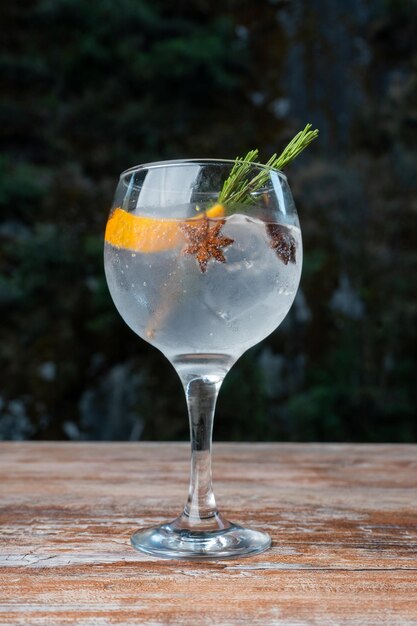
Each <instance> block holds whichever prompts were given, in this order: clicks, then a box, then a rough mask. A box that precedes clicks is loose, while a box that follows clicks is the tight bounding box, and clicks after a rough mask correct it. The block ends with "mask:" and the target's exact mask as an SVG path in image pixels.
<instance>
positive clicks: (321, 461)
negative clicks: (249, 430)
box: [0, 442, 417, 626]
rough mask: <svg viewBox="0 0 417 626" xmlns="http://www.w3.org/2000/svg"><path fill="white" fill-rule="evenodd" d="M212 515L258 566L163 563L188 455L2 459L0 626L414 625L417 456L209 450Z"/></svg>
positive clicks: (165, 449) (382, 448)
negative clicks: (151, 539) (165, 528)
mask: <svg viewBox="0 0 417 626" xmlns="http://www.w3.org/2000/svg"><path fill="white" fill-rule="evenodd" d="M214 451H215V454H214V456H215V459H214V478H215V488H216V494H217V499H218V503H219V505H220V508H221V510H222V512H223V513H225V514H226V515H227V516H228V517H229V519H231V520H233V521H235V522H240V523H242V524H248V525H249V524H250V525H252V526H253V527H257V528H260V529H264V530H267V531H268V532H269V533H270V534H271V536H272V539H273V547H272V549H271V550H270V551H268V552H266V553H264V554H261V555H258V556H256V557H252V558H246V559H241V560H236V561H235V560H233V561H232V560H224V561H218V562H185V561H163V560H157V559H153V558H151V557H147V556H145V555H142V554H140V553H137V552H135V551H134V550H133V549H132V548H131V547H130V545H129V537H130V535H131V533H132V532H133V531H134V530H135V529H137V528H138V527H143V526H148V525H152V524H156V523H159V522H161V521H163V520H166V519H170V518H173V517H175V515H176V514H177V513H178V512H179V509H180V508H181V505H182V504H183V501H184V499H185V495H186V491H187V483H188V456H189V453H188V446H187V445H186V444H150V443H140V444H133V443H123V444H115V443H110V444H103V443H100V444H74V443H68V444H67V443H32V442H31V443H29V442H25V443H1V444H0V624H2V625H3V624H4V625H5V624H7V625H9V624H19V625H25V626H32V625H34V626H36V625H45V626H47V625H48V626H49V625H52V624H53V625H60V626H61V625H67V624H71V625H73V624H77V625H79V626H81V625H82V626H87V625H88V626H90V625H100V626H102V625H105V624H141V625H143V626H161V625H165V624H169V625H171V624H172V625H174V624H175V625H184V626H197V625H199V624H202V625H210V626H212V625H220V624H221V625H222V626H223V625H225V626H228V625H238V624H251V625H254V626H284V625H285V626H303V625H306V624H323V625H332V626H333V625H337V624H353V625H361V626H366V625H370V624H389V625H399V626H400V625H401V626H409V625H417V446H411V445H404V446H400V445H315V444H314V445H312V444H293V445H281V444H215V446H214Z"/></svg>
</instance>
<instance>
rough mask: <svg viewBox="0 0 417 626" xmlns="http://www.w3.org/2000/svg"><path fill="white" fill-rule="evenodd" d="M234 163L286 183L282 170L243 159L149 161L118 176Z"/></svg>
mask: <svg viewBox="0 0 417 626" xmlns="http://www.w3.org/2000/svg"><path fill="white" fill-rule="evenodd" d="M236 161H237V162H238V163H247V164H248V165H252V166H254V167H257V168H258V169H262V170H266V171H269V172H275V173H276V174H277V175H278V176H280V177H281V178H283V179H284V180H285V181H287V182H288V179H287V177H286V175H285V174H284V173H283V171H282V170H279V169H277V168H276V167H271V166H270V165H265V164H263V163H257V162H254V161H245V159H215V158H213V159H211V158H204V159H198V158H192V159H168V160H166V161H150V162H149V163H141V164H140V165H134V166H132V167H128V168H127V169H126V170H123V172H122V173H121V174H120V178H123V177H124V176H126V174H131V173H133V172H139V171H141V170H148V169H159V168H162V167H172V166H175V165H188V164H190V163H196V164H197V163H201V164H202V165H205V164H210V163H212V164H216V163H217V164H218V165H222V164H228V165H231V164H233V163H236Z"/></svg>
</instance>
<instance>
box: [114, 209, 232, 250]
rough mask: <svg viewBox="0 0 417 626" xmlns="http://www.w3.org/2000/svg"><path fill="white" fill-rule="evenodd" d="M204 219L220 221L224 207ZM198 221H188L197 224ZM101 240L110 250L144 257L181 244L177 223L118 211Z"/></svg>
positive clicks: (194, 218)
mask: <svg viewBox="0 0 417 626" xmlns="http://www.w3.org/2000/svg"><path fill="white" fill-rule="evenodd" d="M206 215H207V217H211V218H216V217H223V216H224V206H223V205H222V204H215V205H214V206H212V207H211V208H210V209H208V210H207V211H206ZM201 217H202V216H196V217H193V218H191V219H193V220H198V219H201ZM104 238H105V241H106V242H107V243H109V244H111V245H112V246H116V247H117V248H126V249H127V250H132V251H134V252H142V253H144V254H149V253H152V252H163V251H164V250H170V249H172V248H176V247H177V246H178V245H180V244H181V242H182V241H184V235H183V234H182V232H181V229H180V222H178V221H175V220H172V221H171V220H158V219H155V218H153V217H141V216H140V215H133V213H128V211H124V210H123V209H121V208H119V207H117V208H116V209H114V211H113V213H112V214H111V216H110V217H109V220H108V222H107V226H106V234H105V236H104Z"/></svg>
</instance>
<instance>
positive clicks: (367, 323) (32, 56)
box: [0, 0, 417, 441]
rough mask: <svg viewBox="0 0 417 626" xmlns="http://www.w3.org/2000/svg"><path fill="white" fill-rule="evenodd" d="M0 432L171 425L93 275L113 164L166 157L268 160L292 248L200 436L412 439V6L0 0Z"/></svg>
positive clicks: (177, 411)
mask: <svg viewBox="0 0 417 626" xmlns="http://www.w3.org/2000/svg"><path fill="white" fill-rule="evenodd" d="M0 16H1V32H2V39H3V42H4V44H5V46H4V47H3V51H2V52H1V56H0V68H1V73H2V83H1V84H2V99H1V104H0V119H1V123H0V130H1V133H2V153H1V157H0V203H1V225H0V244H1V252H0V270H1V277H0V306H1V316H0V320H1V324H0V364H1V370H0V438H5V439H9V438H12V439H25V438H37V439H41V438H46V439H68V438H69V439H76V440H77V439H138V438H142V439H179V438H187V437H188V424H187V419H186V417H185V403H184V399H183V396H182V389H181V387H180V383H179V380H178V378H177V377H176V374H175V372H174V370H173V369H172V367H171V366H170V364H169V363H168V362H167V361H166V360H165V359H164V357H163V356H162V355H161V354H160V353H158V352H157V351H156V350H155V349H153V348H151V347H150V346H148V345H147V344H146V343H145V342H144V341H142V340H140V339H138V338H137V337H135V336H134V335H133V334H132V332H131V331H130V330H129V329H128V328H127V327H126V326H125V325H124V323H123V322H122V320H121V319H120V317H119V316H118V314H117V312H116V310H115V308H114V306H113V304H112V302H111V300H110V296H109V294H108V292H107V288H106V284H105V279H104V275H103V265H102V238H103V231H104V226H105V221H106V217H107V212H108V208H109V206H110V204H111V201H112V195H113V191H114V189H115V185H116V182H117V178H118V175H119V173H120V172H121V171H122V170H123V169H125V168H127V167H129V166H131V165H134V164H137V163H140V162H145V161H150V160H158V159H166V158H179V157H198V156H207V157H210V156H212V157H229V158H234V157H235V156H236V155H238V154H242V153H245V152H246V151H247V150H248V149H249V148H253V147H259V148H260V151H261V154H262V158H263V159H267V158H268V157H269V156H270V154H271V153H272V152H274V151H276V150H277V151H279V150H280V149H281V148H282V147H283V146H284V145H285V143H286V142H287V141H288V140H289V139H290V138H291V136H292V135H293V134H294V133H295V132H297V131H298V130H299V129H300V128H301V127H303V126H304V125H305V124H306V123H307V122H312V123H313V124H314V126H315V127H318V128H319V129H320V139H319V141H318V142H316V143H315V144H313V145H312V146H311V147H310V148H309V149H308V151H307V152H306V153H304V154H303V156H301V157H300V158H299V160H298V162H296V163H294V164H293V165H292V166H290V167H289V168H288V169H287V174H288V176H289V180H290V184H291V187H292V189H293V193H294V196H295V199H296V203H297V205H298V209H299V214H300V219H301V222H302V230H303V237H304V246H305V264H304V270H303V277H302V282H301V287H300V290H299V294H298V296H297V299H296V302H295V304H294V306H293V308H292V311H291V313H290V314H289V315H288V317H287V319H286V320H285V322H284V323H283V324H282V326H281V327H280V328H279V329H278V330H277V331H276V332H275V333H274V334H273V335H271V336H270V337H269V338H268V339H267V340H266V341H264V342H263V343H262V344H261V345H258V346H256V347H255V348H253V349H252V350H251V351H249V352H248V353H247V354H246V355H245V356H244V357H242V359H241V360H240V361H239V362H238V364H237V365H235V367H234V368H233V369H232V371H231V372H230V374H229V376H228V377H227V379H226V381H225V383H224V386H223V389H222V391H221V394H220V399H219V404H218V411H217V420H216V425H215V437H216V438H217V439H237V440H239V439H240V440H294V441H297V440H298V441H308V440H320V441H329V440H332V441H336V440H337V441H417V419H416V396H417V392H416V390H417V366H416V321H417V320H416V317H417V315H416V308H417V307H416V293H417V290H416V287H417V285H416V267H417V263H416V260H417V259H416V256H417V255H416V239H417V237H416V227H417V200H416V191H417V153H416V137H417V48H416V45H417V44H416V42H417V3H416V2H415V1H412V0H402V1H401V0H393V1H391V2H390V1H388V0H374V1H367V0H350V1H348V0H346V1H343V0H338V1H335V0H311V1H308V2H307V1H304V2H302V1H300V2H297V1H288V0H287V1H280V0H274V1H273V0H270V1H269V2H268V1H266V0H257V1H256V2H254V1H253V0H251V1H250V0H247V1H245V0H222V1H221V2H220V1H217V0H210V1H209V0H194V1H193V2H186V1H181V0H177V1H176V2H171V1H168V0H165V1H162V0H118V1H117V2H116V1H115V0H99V1H97V2H90V1H88V0H37V1H36V0H31V1H24V0H21V1H18V2H15V3H14V2H4V3H2V4H1V8H0Z"/></svg>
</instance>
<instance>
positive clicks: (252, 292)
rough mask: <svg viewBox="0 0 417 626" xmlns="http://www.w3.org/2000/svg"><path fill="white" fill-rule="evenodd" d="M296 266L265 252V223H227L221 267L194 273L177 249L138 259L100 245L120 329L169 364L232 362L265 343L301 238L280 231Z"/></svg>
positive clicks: (286, 302)
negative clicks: (178, 360) (222, 358)
mask: <svg viewBox="0 0 417 626" xmlns="http://www.w3.org/2000/svg"><path fill="white" fill-rule="evenodd" d="M286 228H288V229H290V232H291V235H292V237H293V238H294V240H295V244H296V255H295V258H296V262H295V263H292V262H289V263H288V264H287V265H285V263H284V262H283V261H282V260H281V259H280V258H279V257H278V255H277V253H276V252H275V250H273V249H272V247H271V245H270V238H269V237H268V233H267V230H266V225H265V223H264V222H262V221H260V220H258V219H252V218H248V217H247V216H243V215H232V216H230V217H228V218H226V222H225V224H224V225H223V227H222V234H223V235H224V236H226V237H230V238H232V239H234V243H233V244H232V245H230V246H228V247H225V248H223V249H222V252H223V253H224V256H225V257H226V262H225V263H221V262H219V261H217V260H210V261H209V263H208V266H207V271H206V272H205V273H203V272H201V270H200V268H199V265H198V263H197V260H196V258H195V257H194V256H192V255H183V254H181V247H179V248H175V249H171V250H166V251H164V252H158V253H152V254H143V253H139V252H132V251H130V250H126V249H122V248H116V247H114V246H111V245H109V244H105V251H104V264H105V272H106V277H107V282H108V286H109V289H110V293H111V295H112V298H113V300H114V303H115V305H116V307H117V309H118V311H119V313H120V315H121V316H122V318H123V319H124V320H125V322H126V323H127V324H128V325H129V326H130V327H131V328H132V330H134V331H135V333H137V334H138V335H139V336H140V337H142V338H144V339H146V340H147V341H149V342H150V343H151V344H153V345H154V346H156V347H157V348H159V349H160V350H161V351H162V352H163V353H164V354H165V355H166V356H167V357H168V358H169V359H171V360H174V359H175V357H178V356H179V355H202V354H205V355H207V357H208V358H209V355H211V354H212V355H214V354H217V355H220V354H222V355H227V356H229V357H231V360H235V359H236V358H238V357H239V356H240V355H241V354H243V352H244V351H245V350H247V349H248V348H249V347H251V346H253V345H255V344H256V343H258V342H259V341H261V340H262V339H264V338H265V337H266V336H268V335H269V334H270V333H271V332H272V331H273V330H274V329H275V328H276V327H277V326H278V325H279V324H280V323H281V322H282V320H283V319H284V317H285V316H286V314H287V313H288V310H289V309H290V307H291V304H292V302H293V300H294V298H295V294H296V291H297V288H298V283H299V281H300V274H301V266H302V245H301V233H300V230H299V229H298V228H296V227H294V226H287V227H286Z"/></svg>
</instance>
